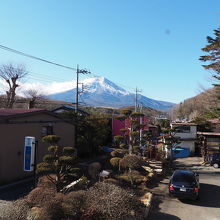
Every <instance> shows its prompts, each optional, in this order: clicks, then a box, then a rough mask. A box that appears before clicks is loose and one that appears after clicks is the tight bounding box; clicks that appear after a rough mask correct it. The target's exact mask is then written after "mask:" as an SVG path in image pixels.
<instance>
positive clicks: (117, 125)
mask: <svg viewBox="0 0 220 220" xmlns="http://www.w3.org/2000/svg"><path fill="white" fill-rule="evenodd" d="M131 120H132V119H131V118H125V119H123V118H122V119H118V116H117V117H116V118H114V117H113V118H112V137H114V136H116V135H122V132H121V131H120V130H121V129H126V130H127V132H125V135H126V136H128V133H129V131H130V130H131ZM137 120H138V123H139V124H142V125H144V127H143V128H142V131H149V126H148V123H149V118H148V117H146V116H143V117H141V118H138V119H137ZM152 129H153V128H152ZM127 142H129V140H128V137H127Z"/></svg>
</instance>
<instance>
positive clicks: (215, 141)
mask: <svg viewBox="0 0 220 220" xmlns="http://www.w3.org/2000/svg"><path fill="white" fill-rule="evenodd" d="M208 122H209V123H210V128H211V130H210V131H199V132H197V134H198V136H199V137H203V142H202V150H203V151H204V150H205V151H206V152H203V154H204V153H206V154H212V153H219V152H220V119H219V118H213V119H209V120H208Z"/></svg>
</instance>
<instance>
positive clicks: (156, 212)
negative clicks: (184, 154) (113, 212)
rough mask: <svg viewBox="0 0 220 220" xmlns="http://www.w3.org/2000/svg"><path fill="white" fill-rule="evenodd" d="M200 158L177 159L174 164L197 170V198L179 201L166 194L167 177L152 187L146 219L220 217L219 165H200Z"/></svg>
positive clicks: (203, 219) (216, 219)
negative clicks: (147, 217) (198, 197)
mask: <svg viewBox="0 0 220 220" xmlns="http://www.w3.org/2000/svg"><path fill="white" fill-rule="evenodd" d="M201 163H202V158H199V157H190V158H185V159H178V160H177V161H176V162H175V165H176V167H178V168H185V169H192V170H194V171H196V172H198V173H199V179H200V187H201V189H200V201H186V200H185V201H182V200H179V199H176V198H170V197H169V196H168V182H169V177H168V178H165V179H163V180H161V181H160V183H159V185H158V186H157V187H155V188H153V189H152V192H153V194H154V201H153V207H152V209H151V212H150V215H149V220H160V219H163V220H197V219H198V220H220V168H218V169H214V168H213V167H209V166H204V165H202V164H201Z"/></svg>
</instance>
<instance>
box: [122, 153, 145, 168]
mask: <svg viewBox="0 0 220 220" xmlns="http://www.w3.org/2000/svg"><path fill="white" fill-rule="evenodd" d="M143 165H144V161H143V159H142V158H141V157H138V156H137V155H135V154H132V155H126V156H124V157H123V158H122V159H121V160H120V166H121V167H122V168H124V169H139V168H141V167H142V166H143Z"/></svg>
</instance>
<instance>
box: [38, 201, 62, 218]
mask: <svg viewBox="0 0 220 220" xmlns="http://www.w3.org/2000/svg"><path fill="white" fill-rule="evenodd" d="M63 218H64V211H63V208H62V204H61V203H60V202H59V201H56V200H54V201H53V200H49V201H47V202H46V203H45V204H44V206H43V207H42V210H41V212H40V214H39V220H61V219H63Z"/></svg>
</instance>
